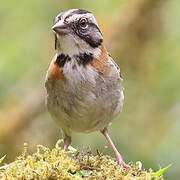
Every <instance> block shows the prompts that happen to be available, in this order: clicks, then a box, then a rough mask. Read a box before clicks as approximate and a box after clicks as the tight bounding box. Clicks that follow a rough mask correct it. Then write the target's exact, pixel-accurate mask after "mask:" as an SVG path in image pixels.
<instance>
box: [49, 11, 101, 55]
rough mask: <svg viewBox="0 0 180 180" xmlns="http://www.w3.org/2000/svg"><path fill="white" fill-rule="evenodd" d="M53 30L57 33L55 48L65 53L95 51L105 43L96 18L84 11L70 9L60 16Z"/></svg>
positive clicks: (56, 19) (57, 17)
mask: <svg viewBox="0 0 180 180" xmlns="http://www.w3.org/2000/svg"><path fill="white" fill-rule="evenodd" d="M52 30H53V32H54V33H55V48H56V49H57V50H59V51H61V52H64V53H70V54H75V53H78V52H83V51H86V50H89V49H95V48H98V47H99V46H100V45H101V43H102V41H103V37H102V34H101V31H100V30H99V27H98V24H97V22H96V19H95V17H94V16H93V14H92V13H90V12H89V11H86V10H83V9H70V10H67V11H64V12H61V13H60V14H58V15H57V16H56V18H55V22H54V25H53V27H52Z"/></svg>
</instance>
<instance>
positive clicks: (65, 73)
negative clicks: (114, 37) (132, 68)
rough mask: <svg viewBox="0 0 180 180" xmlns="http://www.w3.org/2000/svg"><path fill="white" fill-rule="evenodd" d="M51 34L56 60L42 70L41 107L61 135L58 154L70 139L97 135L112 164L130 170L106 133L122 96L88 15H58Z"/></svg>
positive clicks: (114, 67) (117, 71)
mask: <svg viewBox="0 0 180 180" xmlns="http://www.w3.org/2000/svg"><path fill="white" fill-rule="evenodd" d="M52 31H53V33H54V36H55V50H56V54H55V56H54V58H53V59H52V61H51V63H50V65H49V68H48V70H47V74H46V79H45V87H46V104H47V109H48V111H49V113H50V114H51V117H52V118H53V119H54V120H55V121H56V123H57V125H58V126H59V127H60V128H61V129H62V131H63V134H64V150H65V151H67V150H68V147H69V145H70V144H71V137H72V133H74V132H80V133H90V132H93V131H99V132H101V133H102V134H103V135H104V136H105V138H106V140H107V141H108V143H109V144H110V146H111V147H112V149H113V151H114V154H115V158H116V161H117V163H118V164H120V165H121V167H123V168H130V166H129V165H128V164H126V163H125V162H124V160H123V158H122V156H121V154H120V153H119V152H118V150H117V148H116V147H115V145H114V143H113V141H112V139H111V138H110V135H109V133H108V127H109V124H111V121H112V120H113V119H114V117H115V116H117V115H118V114H119V113H120V111H121V110H122V106H123V102H124V93H123V90H124V88H123V86H122V81H123V79H122V77H121V74H120V68H119V67H118V65H117V64H116V63H115V62H114V60H113V59H112V57H111V56H110V54H109V53H108V52H107V50H106V47H105V45H104V41H103V35H102V32H101V31H100V29H99V26H98V23H97V21H96V19H95V17H94V15H93V14H92V13H91V12H90V11H87V10H84V9H69V10H66V11H63V12H61V13H59V14H58V15H57V16H56V17H55V20H54V24H53V26H52Z"/></svg>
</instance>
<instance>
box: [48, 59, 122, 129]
mask: <svg viewBox="0 0 180 180" xmlns="http://www.w3.org/2000/svg"><path fill="white" fill-rule="evenodd" d="M51 66H52V67H51ZM56 68H57V67H56V66H55V64H53V63H52V64H51V65H50V68H49V70H48V73H47V78H46V89H47V106H48V109H49V111H50V113H51V115H52V116H53V118H54V119H55V120H56V122H57V123H58V124H59V125H60V126H61V127H62V128H63V129H66V131H78V132H88V131H95V130H100V129H103V128H104V127H105V126H107V125H108V124H109V122H110V121H111V119H112V118H113V117H114V115H115V114H117V113H118V112H119V111H120V109H121V108H122V105H123V100H124V96H123V91H122V87H121V82H120V81H119V79H118V78H116V77H108V76H103V75H102V74H100V73H99V72H98V71H97V69H96V68H95V67H93V66H92V65H91V64H88V65H86V66H85V67H84V66H83V65H79V64H78V63H76V61H75V60H73V59H71V61H69V62H68V63H66V64H65V65H64V66H63V68H62V69H60V70H58V69H56ZM115 112H116V113H115Z"/></svg>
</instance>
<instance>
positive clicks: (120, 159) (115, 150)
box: [101, 128, 131, 168]
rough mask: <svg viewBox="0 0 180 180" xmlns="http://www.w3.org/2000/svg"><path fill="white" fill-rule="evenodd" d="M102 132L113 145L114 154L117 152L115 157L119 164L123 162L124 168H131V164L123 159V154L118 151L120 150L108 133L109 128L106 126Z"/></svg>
mask: <svg viewBox="0 0 180 180" xmlns="http://www.w3.org/2000/svg"><path fill="white" fill-rule="evenodd" d="M101 133H102V134H103V135H104V136H105V138H106V140H107V141H108V143H109V144H110V145H111V147H112V149H113V151H114V154H115V157H116V161H117V163H118V164H121V165H122V166H123V168H131V167H130V166H129V165H127V164H126V163H125V162H124V161H123V159H122V156H121V154H120V153H119V152H118V150H117V149H116V147H115V145H114V143H113V142H112V140H111V138H110V136H109V134H108V130H107V128H104V129H103V130H102V131H101Z"/></svg>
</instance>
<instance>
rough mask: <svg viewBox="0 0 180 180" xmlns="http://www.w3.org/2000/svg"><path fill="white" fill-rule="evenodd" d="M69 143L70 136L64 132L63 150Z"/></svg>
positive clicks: (65, 149) (66, 148)
mask: <svg viewBox="0 0 180 180" xmlns="http://www.w3.org/2000/svg"><path fill="white" fill-rule="evenodd" d="M70 144H71V137H70V136H67V135H66V134H65V137H64V151H67V150H68V147H69V145H70Z"/></svg>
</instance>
